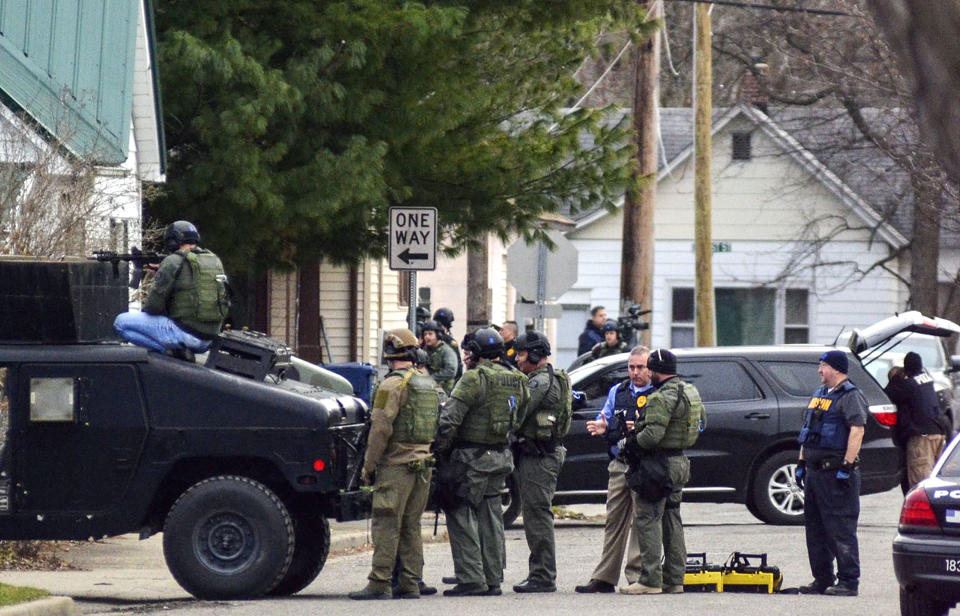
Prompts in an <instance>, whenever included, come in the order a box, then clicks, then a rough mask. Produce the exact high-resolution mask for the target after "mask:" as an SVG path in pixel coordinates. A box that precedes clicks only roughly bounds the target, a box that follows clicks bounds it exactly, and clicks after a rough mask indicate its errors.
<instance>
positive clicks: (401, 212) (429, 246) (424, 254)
mask: <svg viewBox="0 0 960 616" xmlns="http://www.w3.org/2000/svg"><path fill="white" fill-rule="evenodd" d="M389 230H390V244H389V253H388V254H389V256H390V269H392V270H435V269H437V208H435V207H392V208H390V228H389Z"/></svg>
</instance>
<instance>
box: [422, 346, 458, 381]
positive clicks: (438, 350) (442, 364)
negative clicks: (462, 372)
mask: <svg viewBox="0 0 960 616" xmlns="http://www.w3.org/2000/svg"><path fill="white" fill-rule="evenodd" d="M426 350H427V356H428V357H429V359H428V360H427V370H429V371H430V376H432V377H433V380H434V381H436V382H437V384H438V385H440V387H442V388H443V391H444V392H445V393H448V394H449V393H450V392H451V391H452V390H453V383H454V381H455V380H456V376H457V352H456V351H454V350H453V347H451V346H450V345H449V344H447V343H446V342H444V341H442V340H441V341H440V344H438V345H437V346H435V347H433V348H432V349H431V348H430V347H427V348H426Z"/></svg>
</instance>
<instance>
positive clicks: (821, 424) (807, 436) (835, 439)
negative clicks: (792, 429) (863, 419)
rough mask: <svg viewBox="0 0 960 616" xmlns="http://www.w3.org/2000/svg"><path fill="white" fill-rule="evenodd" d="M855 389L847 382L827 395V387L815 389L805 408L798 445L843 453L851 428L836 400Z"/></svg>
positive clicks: (854, 386)
mask: <svg viewBox="0 0 960 616" xmlns="http://www.w3.org/2000/svg"><path fill="white" fill-rule="evenodd" d="M856 389H857V387H856V385H854V384H853V383H851V382H850V381H844V382H843V384H842V385H840V386H839V387H837V388H836V389H834V390H833V391H831V392H829V393H828V390H829V388H828V387H827V386H826V385H824V386H822V387H820V388H819V389H817V391H815V392H814V393H813V398H811V399H810V403H809V404H808V405H807V413H806V416H805V417H804V418H803V427H802V428H800V435H799V436H798V437H797V442H798V443H800V444H801V445H806V446H810V447H816V448H818V449H831V450H836V451H846V450H847V440H848V438H849V437H850V428H849V427H848V426H847V421H846V418H845V417H844V416H843V413H842V412H841V411H840V410H839V406H840V405H839V404H837V401H838V400H840V398H842V397H843V396H844V395H846V394H847V393H849V392H852V391H855V390H856Z"/></svg>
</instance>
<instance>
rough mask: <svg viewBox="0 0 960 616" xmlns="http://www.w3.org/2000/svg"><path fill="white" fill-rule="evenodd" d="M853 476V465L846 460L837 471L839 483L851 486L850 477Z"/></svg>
mask: <svg viewBox="0 0 960 616" xmlns="http://www.w3.org/2000/svg"><path fill="white" fill-rule="evenodd" d="M852 474H853V463H851V462H847V461H846V460H844V461H843V463H842V464H840V468H838V469H837V481H839V482H840V483H842V484H843V485H849V484H850V475H852Z"/></svg>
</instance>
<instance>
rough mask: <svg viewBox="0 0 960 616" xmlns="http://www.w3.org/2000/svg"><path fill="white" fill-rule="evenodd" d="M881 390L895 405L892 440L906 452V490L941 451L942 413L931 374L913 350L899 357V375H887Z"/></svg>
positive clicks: (918, 479)
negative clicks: (888, 376)
mask: <svg viewBox="0 0 960 616" xmlns="http://www.w3.org/2000/svg"><path fill="white" fill-rule="evenodd" d="M884 391H886V392H887V395H888V396H889V397H890V400H891V401H892V402H893V403H894V404H896V405H897V424H896V425H895V426H894V428H893V429H894V435H895V439H894V441H895V442H897V443H898V444H900V446H901V447H902V448H903V449H904V450H905V453H906V458H907V477H906V481H905V482H904V485H903V493H904V494H906V493H907V492H908V491H909V490H910V489H911V488H913V486H915V485H917V484H918V483H920V481H921V480H923V479H924V478H925V477H926V476H927V475H929V474H930V471H931V470H932V469H933V465H934V463H935V462H936V461H937V458H938V457H939V456H940V452H941V451H943V446H944V444H945V442H946V437H945V436H944V435H945V434H946V433H947V429H945V428H947V422H946V421H945V420H946V417H944V416H943V413H941V412H940V404H939V402H938V401H937V392H936V390H935V389H934V387H933V378H932V377H931V376H930V375H929V374H927V373H926V372H924V370H923V360H922V359H921V358H920V356H919V355H918V354H916V353H914V352H913V351H911V352H909V353H907V355H906V356H905V357H904V358H903V375H902V376H901V377H900V378H897V377H896V376H894V377H893V378H891V379H890V382H889V383H888V385H887V387H886V388H884Z"/></svg>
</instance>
